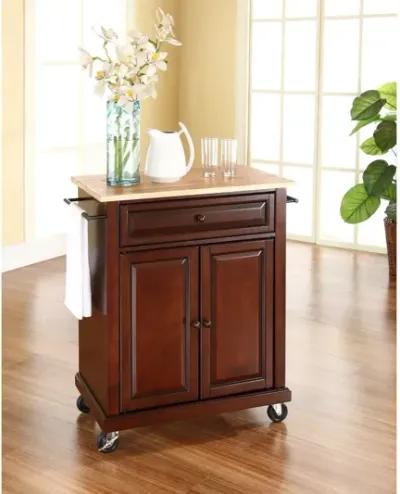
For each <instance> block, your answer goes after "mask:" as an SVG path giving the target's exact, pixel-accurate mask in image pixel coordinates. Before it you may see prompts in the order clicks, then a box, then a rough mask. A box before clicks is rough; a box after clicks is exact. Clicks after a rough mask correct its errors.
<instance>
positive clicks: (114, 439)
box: [97, 432, 119, 453]
mask: <svg viewBox="0 0 400 494" xmlns="http://www.w3.org/2000/svg"><path fill="white" fill-rule="evenodd" d="M118 446H119V432H100V434H99V435H98V436H97V450H98V451H99V452H100V453H112V452H113V451H115V450H116V449H117V448H118Z"/></svg>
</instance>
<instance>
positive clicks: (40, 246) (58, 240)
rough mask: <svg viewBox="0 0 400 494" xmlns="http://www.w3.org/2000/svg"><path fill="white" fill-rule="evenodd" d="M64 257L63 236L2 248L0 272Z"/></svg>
mask: <svg viewBox="0 0 400 494" xmlns="http://www.w3.org/2000/svg"><path fill="white" fill-rule="evenodd" d="M63 255H65V235H64V234H60V235H54V236H52V237H46V238H41V239H37V240H31V241H29V242H24V243H22V244H16V245H7V246H4V247H3V253H2V272H3V273H4V272H6V271H11V270H12V269H18V268H22V267H24V266H29V265H30V264H35V263H37V262H42V261H47V260H48V259H53V258H54V257H59V256H63Z"/></svg>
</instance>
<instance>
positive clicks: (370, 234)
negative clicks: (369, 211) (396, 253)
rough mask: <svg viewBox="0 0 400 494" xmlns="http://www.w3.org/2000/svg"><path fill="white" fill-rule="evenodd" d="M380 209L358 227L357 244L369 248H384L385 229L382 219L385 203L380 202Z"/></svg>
mask: <svg viewBox="0 0 400 494" xmlns="http://www.w3.org/2000/svg"><path fill="white" fill-rule="evenodd" d="M382 203H383V204H382V205H381V207H380V208H379V209H378V211H377V212H376V213H375V214H374V215H373V216H371V218H369V219H368V220H367V221H364V222H363V223H360V225H359V226H358V243H359V244H360V245H365V246H369V247H371V246H372V247H385V245H386V239H385V227H384V224H383V219H384V217H385V209H386V206H387V201H382Z"/></svg>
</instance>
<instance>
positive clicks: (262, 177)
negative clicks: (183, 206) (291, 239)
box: [72, 166, 293, 202]
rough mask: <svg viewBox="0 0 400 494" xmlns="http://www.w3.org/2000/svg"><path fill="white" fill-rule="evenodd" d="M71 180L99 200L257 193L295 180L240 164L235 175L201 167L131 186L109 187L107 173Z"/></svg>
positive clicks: (287, 184)
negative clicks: (170, 179)
mask: <svg viewBox="0 0 400 494" xmlns="http://www.w3.org/2000/svg"><path fill="white" fill-rule="evenodd" d="M72 182H73V183H74V184H75V185H77V186H78V187H79V188H80V189H81V190H83V191H84V192H86V193H87V194H88V195H90V196H92V197H94V198H95V199H96V200H97V201H99V202H113V201H139V200H144V199H161V198H173V197H196V196H203V195H209V194H226V193H229V192H255V191H265V190H273V189H277V188H279V187H288V186H289V185H290V184H292V183H293V182H292V181H291V180H286V179H285V178H281V177H277V176H276V175H270V174H268V173H265V172H263V171H261V170H257V169H256V168H250V167H248V166H238V167H237V173H236V177H234V178H224V177H223V176H222V173H220V174H219V175H218V176H217V177H215V178H211V179H210V178H207V179H206V178H203V176H202V170H201V169H200V168H193V169H192V170H191V171H190V172H189V173H188V174H187V175H186V176H185V177H183V178H182V179H181V180H179V182H174V183H170V184H156V183H153V182H151V180H150V179H149V178H148V177H146V176H145V175H142V176H141V183H140V184H139V185H135V186H132V187H108V186H107V183H106V177H105V175H86V176H81V177H72Z"/></svg>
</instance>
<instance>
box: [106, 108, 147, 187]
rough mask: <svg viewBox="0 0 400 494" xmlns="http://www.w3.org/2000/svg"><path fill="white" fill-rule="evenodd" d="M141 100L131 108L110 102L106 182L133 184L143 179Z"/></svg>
mask: <svg viewBox="0 0 400 494" xmlns="http://www.w3.org/2000/svg"><path fill="white" fill-rule="evenodd" d="M139 164H140V102H139V101H134V103H133V109H132V111H127V109H126V108H125V107H123V106H121V105H119V104H118V103H116V102H115V101H108V102H107V184H108V185H112V186H126V187H128V186H130V185H135V184H138V183H139V182H140V174H139Z"/></svg>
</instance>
